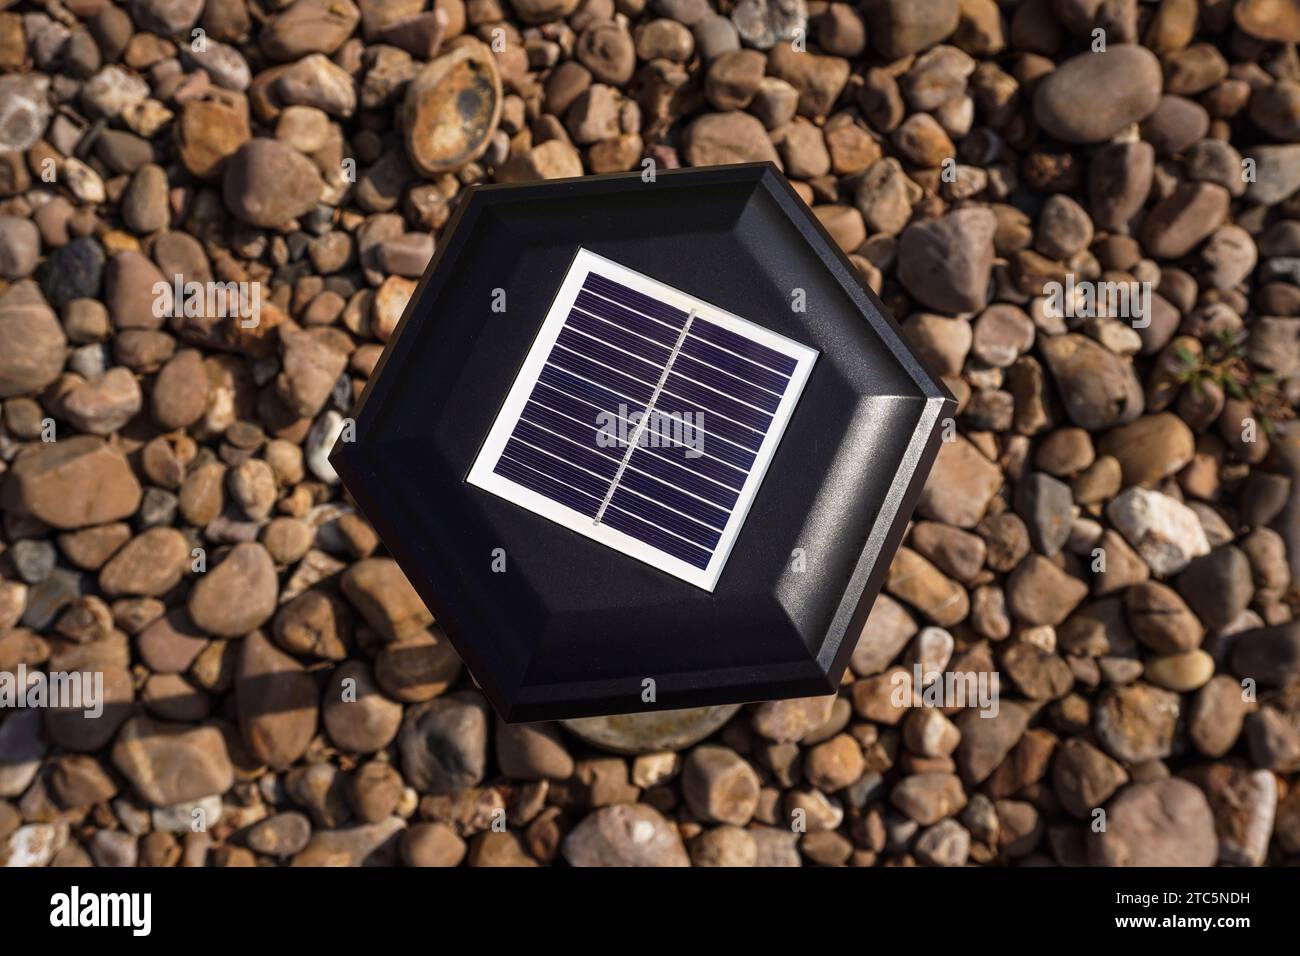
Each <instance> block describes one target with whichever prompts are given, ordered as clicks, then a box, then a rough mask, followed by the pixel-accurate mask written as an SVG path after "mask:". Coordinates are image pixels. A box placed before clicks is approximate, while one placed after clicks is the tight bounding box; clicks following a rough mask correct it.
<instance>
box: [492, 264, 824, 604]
mask: <svg viewBox="0 0 1300 956" xmlns="http://www.w3.org/2000/svg"><path fill="white" fill-rule="evenodd" d="M624 271H626V270H624ZM641 286H644V288H642V287H641ZM655 288H657V286H656V285H655V284H654V283H649V284H646V283H641V284H640V285H639V287H638V288H632V287H630V286H628V285H627V284H625V283H624V282H621V281H617V280H616V279H614V278H611V277H610V276H606V275H601V274H600V273H599V272H597V271H592V270H591V269H589V270H588V271H587V273H586V274H585V276H584V277H583V280H582V285H581V288H580V289H577V290H575V291H573V292H570V293H569V296H568V297H567V298H564V297H557V301H556V303H555V305H554V306H553V307H552V310H551V313H550V314H549V315H548V318H547V323H548V325H549V328H550V335H549V337H539V338H540V339H541V341H546V342H551V343H553V344H551V345H550V347H549V351H548V352H547V353H545V358H544V360H543V359H540V358H536V357H533V356H530V361H533V362H537V363H538V371H537V373H536V380H535V381H533V382H531V383H523V382H517V383H516V386H515V389H514V390H513V392H514V393H517V392H518V391H519V387H520V385H521V384H526V388H527V391H526V392H524V393H523V394H522V395H520V396H519V397H518V398H515V399H514V401H515V404H514V405H513V406H512V407H513V409H514V410H515V411H514V413H513V414H514V415H515V418H514V420H513V421H512V422H509V423H507V426H506V427H508V432H506V433H505V434H504V435H503V436H502V438H500V439H498V441H499V442H501V443H500V444H498V445H496V446H495V447H497V448H499V449H500V452H499V454H498V455H497V461H496V463H495V466H494V469H493V470H494V471H495V473H496V474H497V475H499V476H501V477H502V478H504V479H508V480H509V481H511V482H514V483H515V484H516V485H520V486H522V487H524V488H527V489H529V490H531V491H533V492H535V493H536V494H538V495H541V496H543V497H545V498H548V499H550V501H552V502H555V503H556V504H558V505H562V506H564V507H565V508H568V509H570V510H571V511H572V512H576V513H577V515H580V516H581V519H579V520H582V519H590V528H593V529H594V528H602V527H603V528H606V529H612V530H613V531H616V532H621V533H622V534H623V535H626V536H628V537H630V538H633V539H635V540H636V541H638V542H640V543H641V544H642V545H644V546H648V547H649V548H650V549H653V551H654V552H660V553H661V554H662V555H666V556H671V557H672V558H676V559H677V560H678V561H680V562H685V564H686V565H689V566H690V567H691V568H696V569H701V570H706V569H710V567H711V562H713V560H714V558H715V555H716V552H717V551H718V549H719V548H721V547H722V542H723V540H724V539H726V540H728V542H730V540H731V539H732V538H734V535H735V531H734V523H735V512H736V510H737V509H738V508H740V507H742V494H745V495H751V496H752V493H753V492H752V490H750V489H752V483H751V482H750V481H749V479H750V477H751V471H752V470H753V469H754V468H755V466H756V464H757V461H758V454H759V451H760V449H762V448H763V447H764V440H765V439H766V437H767V432H768V429H770V428H771V427H772V425H773V421H774V416H775V415H776V414H777V412H779V411H780V410H781V409H782V407H783V400H784V397H785V394H786V392H787V390H788V389H789V388H790V383H791V381H793V376H794V374H795V372H796V370H797V368H798V363H797V361H796V360H795V359H794V358H793V357H792V355H786V354H783V353H782V352H779V351H777V350H775V349H773V348H770V347H768V346H767V345H766V344H763V342H760V341H756V340H751V339H750V338H747V337H746V336H744V335H742V334H740V333H738V332H736V331H733V327H731V326H728V327H724V326H722V325H719V324H718V323H716V322H712V321H709V320H708V319H705V318H702V317H701V316H700V315H699V311H700V310H699V309H694V308H693V309H692V310H691V311H689V312H688V311H684V310H683V309H681V308H679V307H678V306H677V305H675V304H669V302H667V301H661V300H659V299H658V298H656V297H654V296H652V295H649V294H648V293H647V291H645V290H654V289H655ZM668 298H669V299H670V300H672V301H673V302H679V301H680V297H678V296H673V295H670V296H668ZM739 321H740V322H741V324H742V325H743V320H739ZM765 341H771V339H770V338H769V339H766V340H765ZM792 347H793V348H798V346H792ZM804 374H805V375H806V372H805V373H804ZM800 382H801V383H802V379H800ZM512 394H513V393H512ZM782 424H783V422H782ZM501 427H502V422H501V420H500V419H498V423H497V425H495V426H494V432H495V431H498V430H499V429H500V428H501ZM484 487H488V486H487V485H484ZM748 501H749V499H748V498H745V500H744V502H743V506H744V507H748ZM543 513H547V512H545V510H543ZM555 517H556V519H557V520H564V521H565V523H567V524H569V526H570V527H572V528H574V529H575V530H579V531H583V530H584V529H585V528H588V525H586V524H573V523H572V521H571V519H563V518H560V517H559V516H558V515H556V516H555ZM584 533H587V534H589V535H590V536H596V535H595V533H594V532H593V531H590V530H588V531H585V532H584ZM600 540H605V541H606V543H614V541H615V540H616V539H609V538H608V536H607V535H606V536H605V537H602V538H600ZM625 547H626V550H627V551H628V553H636V552H635V551H634V550H633V549H632V548H631V547H630V546H625ZM727 547H728V548H729V547H730V544H729V543H728V545H727ZM638 557H642V559H643V560H652V559H650V558H647V557H645V556H644V553H643V554H638ZM660 560H661V561H662V560H665V559H662V558H661V559H660ZM664 566H665V567H667V565H664ZM676 567H677V569H678V570H675V571H674V572H673V573H677V574H678V576H681V577H686V578H687V579H688V580H692V578H691V576H690V574H688V573H687V572H684V571H681V570H680V569H681V567H682V565H677V566H676ZM692 573H694V572H692ZM709 574H710V576H707V577H706V578H705V580H706V581H709V582H711V581H712V580H714V578H713V577H712V576H711V575H714V574H716V571H710V572H709ZM704 586H710V587H711V583H708V584H705V585H704Z"/></svg>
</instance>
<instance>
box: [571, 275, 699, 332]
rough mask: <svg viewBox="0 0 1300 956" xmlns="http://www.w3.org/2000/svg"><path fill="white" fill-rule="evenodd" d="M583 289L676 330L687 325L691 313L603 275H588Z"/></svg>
mask: <svg viewBox="0 0 1300 956" xmlns="http://www.w3.org/2000/svg"><path fill="white" fill-rule="evenodd" d="M583 287H584V288H586V289H588V290H590V291H592V292H595V293H596V294H597V295H599V296H603V297H604V298H606V299H611V300H613V301H614V302H617V303H618V304H619V305H624V306H627V307H628V308H629V309H634V310H636V311H637V312H640V313H641V314H642V315H648V316H650V317H651V318H655V319H659V320H660V321H662V322H667V323H668V324H669V325H671V326H673V327H674V328H676V329H680V328H681V327H682V326H683V325H685V324H686V319H687V318H688V317H689V314H690V313H687V312H683V311H682V310H681V309H677V308H674V307H673V306H671V305H669V304H668V303H666V302H660V301H659V300H658V299H653V298H651V297H650V296H648V295H646V294H645V293H643V292H637V291H636V290H634V289H629V288H628V287H627V286H625V285H623V284H621V283H619V282H615V281H614V280H613V279H606V278H605V277H604V276H602V275H597V274H596V273H594V272H592V273H590V274H588V276H587V281H586V282H585V283H583Z"/></svg>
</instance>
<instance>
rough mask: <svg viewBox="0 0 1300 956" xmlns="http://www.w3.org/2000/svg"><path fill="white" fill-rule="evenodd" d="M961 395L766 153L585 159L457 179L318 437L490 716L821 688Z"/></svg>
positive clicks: (846, 646)
mask: <svg viewBox="0 0 1300 956" xmlns="http://www.w3.org/2000/svg"><path fill="white" fill-rule="evenodd" d="M953 407H954V403H953V400H952V398H951V396H949V395H948V393H947V391H946V390H945V389H944V388H943V386H942V385H941V384H940V383H939V382H938V381H936V380H935V379H934V378H933V377H932V376H931V375H930V374H929V373H928V372H926V371H925V370H924V369H923V368H922V366H921V364H920V363H919V361H918V360H917V359H916V357H915V356H914V355H913V354H912V353H911V352H910V351H909V350H908V348H907V346H906V345H904V343H903V341H902V339H901V337H900V336H899V334H898V329H897V326H896V325H895V324H894V322H893V320H892V319H890V318H889V317H887V316H886V315H885V314H884V312H883V309H882V307H881V305H880V303H879V300H878V299H876V297H875V296H874V295H872V294H871V293H870V292H869V291H868V290H867V289H866V288H865V286H864V285H863V284H862V282H861V281H860V280H859V278H858V276H857V273H856V270H855V269H854V267H853V266H852V265H851V264H850V263H849V262H848V260H847V259H846V258H845V257H844V256H843V255H842V254H841V252H840V251H839V249H838V248H837V247H836V246H835V244H834V242H833V241H832V240H831V239H830V237H829V236H827V235H826V233H825V232H824V231H823V229H822V228H821V226H820V224H819V223H818V222H817V221H816V219H815V218H814V217H813V216H812V214H811V213H810V212H809V210H808V208H807V207H806V206H805V205H804V204H803V202H802V201H801V200H800V199H799V198H798V196H797V195H796V194H795V193H794V192H793V191H792V190H791V189H790V187H789V185H788V184H787V183H786V181H785V179H784V178H783V177H782V176H781V174H780V173H779V172H778V171H777V170H776V169H775V167H773V166H771V165H770V164H766V163H763V164H752V165H742V166H725V167H714V168H708V169H693V170H674V171H670V172H663V173H660V174H658V176H657V177H656V178H655V179H654V181H652V182H646V181H644V180H643V179H642V177H641V175H640V174H638V173H632V174H626V175H624V174H619V175H611V176H593V177H589V178H584V179H576V180H560V181H552V182H544V183H537V184H528V185H520V186H486V187H476V188H474V189H472V190H470V191H469V192H468V194H467V195H466V196H465V197H464V199H463V201H462V202H461V204H460V206H459V207H458V209H457V212H456V215H455V217H454V218H453V219H452V221H451V222H450V223H449V224H448V226H447V229H446V231H445V233H444V234H443V236H442V240H441V243H440V246H439V249H438V253H437V255H436V257H435V258H434V261H433V262H432V264H431V265H430V266H429V269H428V271H427V272H426V273H425V275H424V278H423V279H422V280H421V281H420V284H419V286H418V288H417V289H416V291H415V293H414V295H413V296H412V297H411V300H410V303H409V305H408V306H407V309H406V313H405V315H404V316H403V317H402V321H401V323H400V324H399V325H398V327H397V330H396V332H395V333H394V335H393V338H392V340H391V342H390V343H389V347H388V349H387V351H386V352H385V354H384V357H383V359H382V360H381V361H380V363H379V365H378V367H377V368H376V369H375V371H374V373H373V374H372V375H371V378H370V381H369V383H368V385H367V387H366V390H365V393H364V394H363V395H362V397H361V401H360V404H359V407H358V409H357V410H356V412H355V414H354V418H355V421H356V427H355V430H354V431H353V432H352V433H351V435H350V436H349V433H348V432H347V431H345V432H344V439H342V440H340V441H339V442H338V443H337V444H336V445H335V448H334V451H333V453H332V455H331V458H330V460H331V462H332V463H333V465H334V467H335V469H336V470H337V471H338V473H339V475H340V476H341V478H342V480H343V482H344V484H345V485H346V487H347V489H348V491H349V492H350V493H351V494H352V496H353V497H354V498H355V499H356V501H357V503H358V504H359V506H360V507H361V509H362V510H363V511H364V513H365V514H366V516H367V517H368V518H369V519H370V521H371V522H372V523H373V524H374V526H375V528H376V530H377V531H378V532H379V534H380V536H381V537H382V539H383V541H384V544H385V546H386V547H387V548H388V550H389V551H390V552H391V553H392V555H393V557H394V558H396V560H397V561H398V563H399V564H400V565H401V567H402V569H403V571H405V573H406V575H407V577H408V578H409V579H410V581H411V583H412V584H413V585H414V586H415V588H416V589H417V590H418V591H419V592H420V595H421V596H422V597H423V598H424V600H425V602H426V603H427V604H428V606H429V608H430V609H431V610H432V611H433V613H434V615H435V616H436V617H437V619H438V622H439V624H440V626H441V627H443V628H444V629H445V630H446V632H447V634H448V635H449V636H450V638H451V640H452V642H453V643H454V644H455V646H456V649H457V651H459V653H460V655H461V657H462V658H463V659H464V661H465V663H466V664H467V665H468V666H469V668H470V670H471V672H472V673H473V675H474V678H475V680H477V681H478V683H479V684H480V685H481V686H482V688H483V690H484V692H485V693H486V694H487V696H488V698H489V699H490V700H491V701H492V703H493V705H494V706H495V707H496V709H497V711H498V712H499V713H500V714H501V715H502V716H503V717H504V718H505V719H506V720H510V721H527V720H544V719H560V718H573V717H584V716H593V715H609V714H622V713H636V712H645V711H667V710H674V709H677V708H686V707H697V706H704V705H711V704H728V703H739V702H746V701H756V700H767V699H773V698H780V697H798V696H813V695H819V694H829V693H833V692H834V691H835V689H836V687H838V685H839V682H840V676H841V674H842V672H843V670H844V667H845V664H846V663H847V661H848V659H849V655H850V654H851V652H852V650H853V645H854V643H855V642H856V641H857V638H858V635H859V633H860V632H861V630H862V627H863V624H864V622H865V621H866V618H867V614H868V612H869V611H870V609H871V605H872V602H873V601H874V600H875V596H876V594H877V593H878V591H879V590H880V587H881V584H882V582H883V580H884V576H885V573H886V570H887V568H888V565H889V561H890V558H891V557H892V556H893V553H894V551H895V549H896V548H897V547H898V543H899V541H900V539H901V537H902V534H903V530H904V528H905V526H906V524H907V520H908V518H909V516H910V514H911V511H912V508H913V505H914V503H915V500H916V497H917V495H918V494H919V492H920V490H921V487H922V485H923V483H924V481H925V476H926V473H927V472H928V470H929V467H930V465H931V463H932V462H933V459H934V456H935V454H936V453H937V451H938V447H939V441H940V436H941V432H942V429H943V422H944V419H945V418H947V417H948V416H949V415H951V414H952V412H953ZM349 437H350V438H351V440H347V439H348V438H349Z"/></svg>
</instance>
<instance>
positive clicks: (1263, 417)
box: [1174, 329, 1295, 435]
mask: <svg viewBox="0 0 1300 956" xmlns="http://www.w3.org/2000/svg"><path fill="white" fill-rule="evenodd" d="M1174 355H1175V356H1176V357H1177V358H1178V361H1179V362H1181V363H1182V366H1183V367H1182V370H1181V371H1179V372H1178V373H1177V374H1176V376H1175V377H1176V378H1177V380H1178V381H1179V382H1181V383H1182V384H1184V385H1190V386H1192V387H1193V388H1196V389H1202V388H1203V387H1204V383H1205V382H1207V381H1210V382H1215V383H1216V384H1217V385H1218V386H1219V387H1220V388H1221V389H1223V393H1224V394H1225V395H1227V396H1228V397H1229V398H1233V399H1237V400H1239V401H1247V402H1250V405H1251V409H1252V410H1253V413H1254V416H1255V418H1256V420H1257V421H1258V422H1259V425H1260V428H1262V429H1263V430H1264V432H1265V434H1268V435H1272V434H1273V433H1274V431H1275V430H1276V423H1277V422H1283V421H1289V420H1290V419H1292V418H1294V417H1295V410H1294V409H1293V408H1292V407H1291V403H1290V402H1289V401H1288V400H1287V397H1286V395H1284V394H1283V393H1282V391H1281V390H1280V389H1279V388H1278V381H1277V376H1276V375H1274V374H1272V373H1271V372H1265V371H1262V370H1260V369H1258V368H1255V367H1254V366H1253V365H1251V363H1250V361H1249V360H1248V359H1247V358H1246V346H1245V337H1244V336H1243V335H1241V334H1240V333H1238V332H1232V331H1229V330H1227V329H1221V330H1220V331H1219V332H1218V333H1216V334H1215V337H1214V338H1213V339H1212V340H1211V341H1210V342H1209V343H1208V344H1207V345H1206V346H1205V350H1204V351H1203V352H1202V353H1201V354H1200V355H1196V354H1195V353H1194V352H1192V351H1191V350H1190V349H1188V348H1187V347H1186V346H1184V345H1178V346H1175V347H1174Z"/></svg>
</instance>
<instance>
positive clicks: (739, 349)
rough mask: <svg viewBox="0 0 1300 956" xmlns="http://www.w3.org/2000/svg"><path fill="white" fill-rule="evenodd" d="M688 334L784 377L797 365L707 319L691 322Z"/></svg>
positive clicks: (786, 357) (785, 357)
mask: <svg viewBox="0 0 1300 956" xmlns="http://www.w3.org/2000/svg"><path fill="white" fill-rule="evenodd" d="M690 334H691V335H693V336H695V337H696V338H697V339H704V341H706V342H711V343H712V344H714V345H717V346H719V347H720V348H724V349H726V350H727V351H728V352H735V353H736V354H737V355H743V356H744V357H745V358H747V359H753V360H754V361H755V362H757V363H758V364H760V365H766V366H767V367H768V368H770V369H775V370H776V371H778V372H782V373H784V374H785V375H793V374H794V370H795V367H796V366H797V365H798V364H799V363H797V362H796V361H795V360H794V359H792V358H791V357H790V356H788V355H782V354H781V353H780V352H777V351H775V350H773V349H770V348H768V347H767V346H766V345H762V344H760V343H758V342H755V341H754V340H753V339H747V338H745V337H744V336H743V335H737V334H736V333H735V332H732V331H731V330H730V329H724V328H723V327H722V326H720V325H715V324H714V323H712V322H710V321H708V320H707V319H699V320H698V321H696V322H693V323H692V324H691V332H690Z"/></svg>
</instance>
